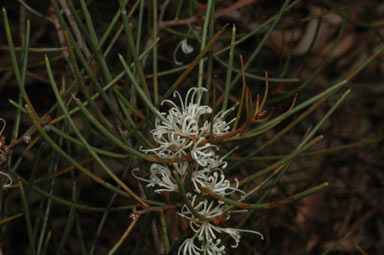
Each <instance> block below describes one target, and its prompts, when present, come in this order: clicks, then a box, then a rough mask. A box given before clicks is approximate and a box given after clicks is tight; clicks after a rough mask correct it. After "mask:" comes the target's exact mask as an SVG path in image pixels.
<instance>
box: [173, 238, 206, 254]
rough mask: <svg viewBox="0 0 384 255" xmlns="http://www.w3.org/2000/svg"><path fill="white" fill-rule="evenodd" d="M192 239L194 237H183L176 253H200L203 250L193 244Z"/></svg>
mask: <svg viewBox="0 0 384 255" xmlns="http://www.w3.org/2000/svg"><path fill="white" fill-rule="evenodd" d="M194 240H195V237H192V238H187V239H185V241H184V242H183V244H182V245H180V247H179V251H178V252H177V255H200V254H201V253H200V252H201V251H203V250H202V249H201V248H199V247H197V246H196V245H195V244H194Z"/></svg>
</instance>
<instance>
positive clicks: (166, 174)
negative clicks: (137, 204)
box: [132, 164, 178, 193]
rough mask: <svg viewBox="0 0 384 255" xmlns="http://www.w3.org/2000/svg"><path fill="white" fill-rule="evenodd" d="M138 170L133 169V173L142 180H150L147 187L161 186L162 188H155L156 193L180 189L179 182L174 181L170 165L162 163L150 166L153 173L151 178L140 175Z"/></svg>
mask: <svg viewBox="0 0 384 255" xmlns="http://www.w3.org/2000/svg"><path fill="white" fill-rule="evenodd" d="M137 170H139V169H138V168H135V169H133V170H132V175H133V176H135V177H136V179H138V180H140V181H144V182H148V184H147V187H155V186H160V188H158V189H155V192H156V193H161V192H162V191H169V192H172V191H178V187H177V184H176V183H175V182H174V180H173V177H172V174H171V171H170V170H169V169H168V167H166V166H164V165H160V164H152V165H151V168H150V172H151V175H150V178H149V180H147V179H144V178H141V177H138V176H137V175H136V174H135V171H137Z"/></svg>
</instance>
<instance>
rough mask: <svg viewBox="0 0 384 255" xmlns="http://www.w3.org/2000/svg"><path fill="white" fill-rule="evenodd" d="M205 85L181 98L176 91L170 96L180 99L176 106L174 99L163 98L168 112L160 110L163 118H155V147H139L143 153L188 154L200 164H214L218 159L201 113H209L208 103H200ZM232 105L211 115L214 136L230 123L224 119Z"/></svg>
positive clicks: (163, 154)
mask: <svg viewBox="0 0 384 255" xmlns="http://www.w3.org/2000/svg"><path fill="white" fill-rule="evenodd" d="M206 91H207V90H206V89H205V88H196V87H195V88H191V89H189V90H188V92H187V94H186V96H185V99H184V100H183V99H182V97H181V95H180V93H179V92H177V91H175V92H174V94H173V96H174V97H177V98H178V99H179V101H180V103H179V104H180V105H179V106H178V105H177V104H176V103H175V102H173V101H171V100H169V99H166V100H164V101H163V102H162V104H165V103H167V104H169V105H170V106H171V108H170V109H169V110H168V112H166V113H164V112H162V113H160V114H162V115H163V116H164V118H163V119H160V118H156V119H155V129H153V130H152V131H151V133H152V136H153V139H154V140H155V142H156V143H157V144H158V147H156V148H152V149H142V151H144V152H145V153H154V154H155V155H157V156H158V157H160V158H177V157H183V156H186V155H189V154H190V155H191V156H192V158H193V160H195V161H196V162H197V163H198V164H199V165H201V166H203V167H205V166H207V165H209V164H211V165H212V164H214V163H215V161H216V160H217V157H216V154H215V151H214V150H213V148H214V147H215V146H214V145H213V144H211V143H209V142H207V139H208V136H209V135H210V132H211V128H210V125H211V124H210V123H209V121H207V120H206V121H205V122H204V123H203V120H202V118H201V116H202V115H204V114H210V113H212V109H211V107H209V106H207V105H201V100H202V94H203V92H206ZM231 111H232V109H229V110H227V111H221V112H219V113H218V114H216V116H215V117H214V120H213V126H212V132H213V134H212V135H214V136H220V135H223V134H227V133H228V132H229V131H230V124H231V123H232V122H233V121H234V120H231V121H229V122H226V121H225V116H226V115H227V114H228V113H229V112H231Z"/></svg>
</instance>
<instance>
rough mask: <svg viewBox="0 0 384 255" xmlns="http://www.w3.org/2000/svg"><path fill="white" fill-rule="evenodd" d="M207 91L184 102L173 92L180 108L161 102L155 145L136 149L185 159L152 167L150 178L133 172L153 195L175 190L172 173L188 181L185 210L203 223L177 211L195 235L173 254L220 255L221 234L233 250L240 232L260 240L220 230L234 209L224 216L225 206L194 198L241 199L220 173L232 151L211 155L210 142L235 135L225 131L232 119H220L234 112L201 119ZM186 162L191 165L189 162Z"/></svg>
mask: <svg viewBox="0 0 384 255" xmlns="http://www.w3.org/2000/svg"><path fill="white" fill-rule="evenodd" d="M206 91H207V90H206V89H205V88H191V89H189V90H188V92H187V94H186V96H185V98H184V100H183V99H182V97H181V95H180V93H179V92H177V91H175V92H174V94H173V96H174V97H176V98H178V99H179V105H178V104H177V103H175V102H173V101H171V100H169V99H166V100H164V101H163V102H162V104H165V103H167V104H169V105H170V109H169V110H168V111H167V112H161V113H160V114H161V115H162V116H163V117H164V118H156V119H155V129H153V130H151V134H152V136H153V139H154V141H155V142H156V143H157V147H155V148H151V149H141V150H142V151H143V152H145V153H153V154H155V155H156V156H157V157H159V158H169V159H172V158H186V160H185V161H183V162H178V163H169V164H157V163H154V164H152V165H151V167H150V169H149V172H150V175H149V179H144V178H141V177H138V176H137V175H136V174H135V172H136V171H137V170H138V169H134V170H133V171H132V174H133V175H134V176H135V177H136V178H137V179H138V180H141V181H144V182H147V183H148V184H147V187H152V188H154V191H155V192H156V193H161V192H163V191H166V192H178V191H179V187H178V185H177V183H176V180H175V179H174V177H173V175H172V171H177V173H178V175H179V176H180V177H181V180H182V184H181V185H186V186H187V185H188V184H189V183H188V182H189V180H190V182H191V186H192V190H191V191H192V192H193V194H192V193H187V199H188V200H190V206H192V207H193V209H194V210H192V211H194V213H198V214H199V215H202V216H203V217H204V218H205V219H207V220H206V221H204V220H201V219H200V218H201V217H199V218H196V217H195V215H194V213H192V212H191V210H190V208H189V207H188V206H187V205H184V206H183V207H182V208H181V210H180V212H178V214H179V215H180V216H181V217H183V218H185V219H187V220H188V221H189V226H190V228H191V229H192V231H193V232H194V234H193V236H192V237H190V238H187V239H186V240H184V242H183V243H182V245H181V246H180V247H179V250H178V253H177V254H178V255H181V254H183V255H198V254H204V255H222V254H225V246H224V245H223V244H222V243H221V239H220V237H221V236H222V235H224V234H227V235H229V236H230V237H232V238H233V239H234V241H235V244H234V245H232V247H237V246H238V244H239V242H240V238H241V235H240V233H241V232H249V233H254V234H258V235H259V236H260V237H261V238H263V236H262V234H260V233H259V232H257V231H252V230H243V229H234V228H224V227H221V226H219V224H220V223H221V222H224V221H227V220H228V219H229V217H230V213H235V212H239V211H233V210H230V211H229V212H226V209H227V210H228V209H229V208H228V207H229V205H227V204H226V203H225V202H224V201H221V200H214V199H210V200H208V199H204V197H202V198H203V199H202V200H200V197H198V196H197V194H205V193H204V192H202V191H203V190H205V192H208V190H210V191H212V192H213V193H215V194H218V195H220V196H223V197H226V196H230V195H232V194H233V193H234V192H239V193H241V194H242V195H245V192H243V191H242V190H240V189H239V188H238V187H239V182H238V181H237V179H235V185H231V183H230V181H229V180H228V179H227V178H226V177H225V174H224V171H223V169H225V168H226V167H227V165H228V163H227V162H226V161H225V159H226V158H227V157H228V155H230V154H231V153H232V152H233V151H234V150H236V149H237V148H234V149H233V150H231V151H229V152H228V153H227V154H226V155H224V156H223V157H220V156H219V155H216V151H218V150H219V147H218V146H217V145H214V144H213V143H214V141H219V140H222V139H224V138H226V135H227V136H228V134H230V135H231V136H233V135H235V133H233V134H231V127H230V126H231V124H232V123H233V122H234V121H235V119H232V120H230V121H226V120H225V118H226V116H227V115H228V114H229V113H230V112H231V111H233V108H231V109H229V110H224V111H220V112H218V113H217V114H215V116H214V117H213V119H212V121H208V120H204V119H203V118H202V116H203V115H205V114H211V113H212V109H211V107H209V106H207V105H201V100H202V94H203V92H206ZM207 119H209V118H207ZM221 136H223V137H221ZM217 137H218V138H217ZM187 159H188V160H193V161H194V162H189V161H188V160H187ZM179 185H180V184H179ZM242 211H244V210H242Z"/></svg>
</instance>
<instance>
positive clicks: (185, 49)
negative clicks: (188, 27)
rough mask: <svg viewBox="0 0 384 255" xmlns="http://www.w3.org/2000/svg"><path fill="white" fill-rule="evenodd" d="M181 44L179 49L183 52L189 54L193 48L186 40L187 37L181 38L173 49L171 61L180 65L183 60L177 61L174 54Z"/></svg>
mask: <svg viewBox="0 0 384 255" xmlns="http://www.w3.org/2000/svg"><path fill="white" fill-rule="evenodd" d="M180 46H181V51H182V52H183V53H184V54H186V55H187V54H191V53H192V52H193V50H194V48H193V47H192V46H191V45H189V44H188V41H187V38H184V39H183V40H181V41H180V42H179V43H178V44H177V46H176V49H175V51H174V52H173V62H175V64H176V65H178V66H180V65H182V64H183V62H180V61H177V58H176V54H177V52H178V51H179V48H180Z"/></svg>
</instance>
